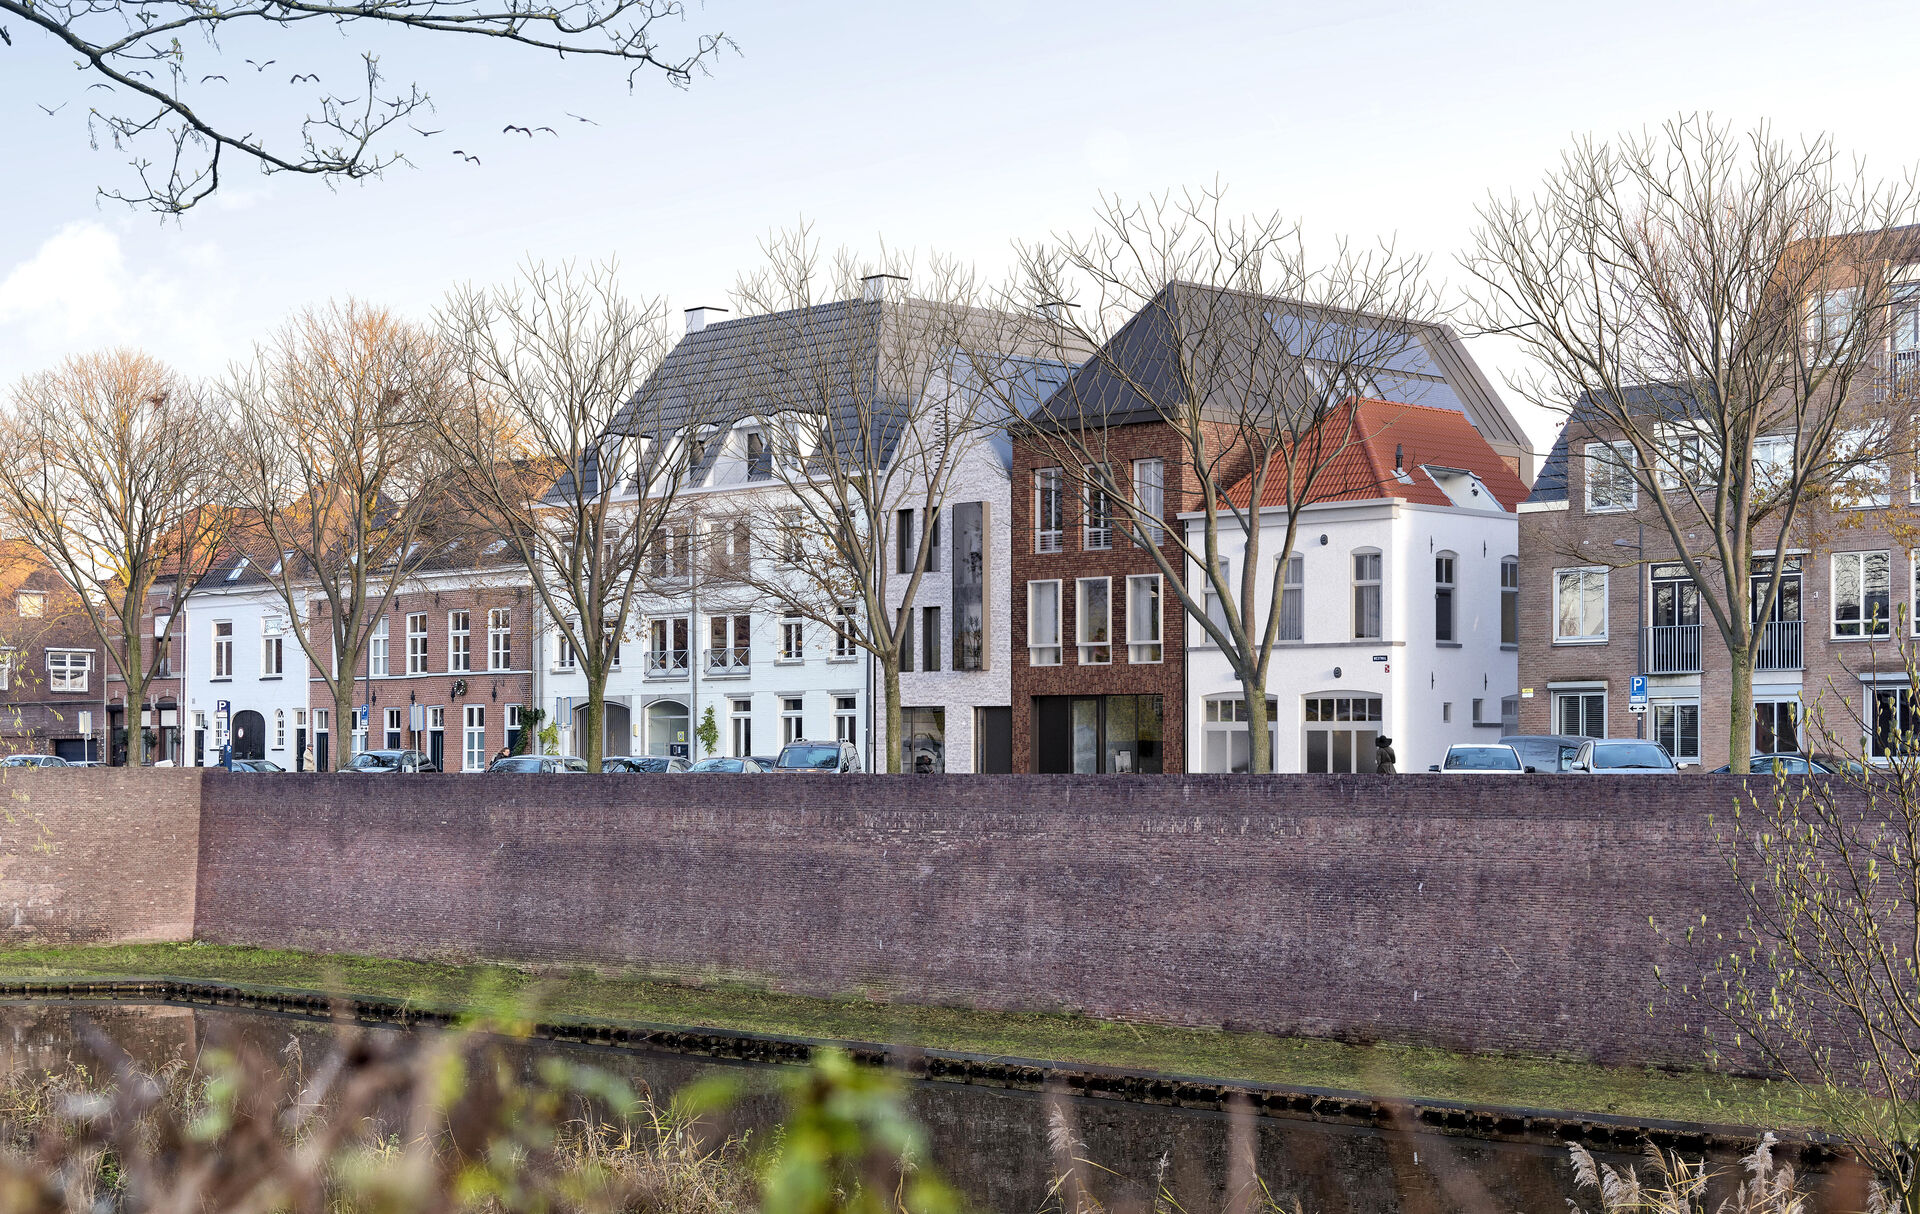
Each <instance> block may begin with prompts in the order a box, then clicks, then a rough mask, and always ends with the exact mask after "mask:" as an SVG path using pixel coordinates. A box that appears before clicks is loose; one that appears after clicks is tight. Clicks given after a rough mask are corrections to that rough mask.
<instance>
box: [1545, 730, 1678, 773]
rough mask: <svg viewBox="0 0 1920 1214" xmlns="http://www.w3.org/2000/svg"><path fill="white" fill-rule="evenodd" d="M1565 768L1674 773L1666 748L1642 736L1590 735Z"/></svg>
mask: <svg viewBox="0 0 1920 1214" xmlns="http://www.w3.org/2000/svg"><path fill="white" fill-rule="evenodd" d="M1567 770H1568V771H1579V772H1587V773H1589V774H1596V773H1599V774H1606V775H1646V774H1649V773H1653V774H1665V773H1672V772H1677V771H1679V770H1680V768H1679V767H1678V766H1677V765H1676V764H1675V763H1674V761H1673V756H1672V755H1670V754H1668V753H1667V748H1666V747H1664V746H1662V745H1660V743H1658V742H1649V741H1647V740H1646V739H1644V738H1589V739H1588V740H1587V741H1585V742H1583V743H1581V746H1580V753H1579V754H1577V755H1575V756H1574V757H1573V765H1572V766H1571V767H1569V768H1568V769H1567Z"/></svg>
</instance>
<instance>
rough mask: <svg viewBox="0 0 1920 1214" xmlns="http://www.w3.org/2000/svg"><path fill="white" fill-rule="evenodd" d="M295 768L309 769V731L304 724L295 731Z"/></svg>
mask: <svg viewBox="0 0 1920 1214" xmlns="http://www.w3.org/2000/svg"><path fill="white" fill-rule="evenodd" d="M293 769H294V770H295V771H305V770H306V769H307V731H306V728H305V727H304V726H303V727H301V728H299V729H296V730H294V731H293Z"/></svg>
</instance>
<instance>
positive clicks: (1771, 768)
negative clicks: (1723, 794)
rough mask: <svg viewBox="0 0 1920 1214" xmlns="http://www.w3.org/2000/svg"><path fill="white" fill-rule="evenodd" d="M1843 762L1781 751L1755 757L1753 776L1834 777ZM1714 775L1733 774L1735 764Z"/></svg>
mask: <svg viewBox="0 0 1920 1214" xmlns="http://www.w3.org/2000/svg"><path fill="white" fill-rule="evenodd" d="M1822 759H1833V761H1834V763H1835V766H1832V767H1829V766H1828V765H1827V764H1826V763H1824V762H1822V761H1821V760H1822ZM1842 762H1845V760H1843V759H1835V758H1834V756H1832V755H1823V756H1810V755H1803V754H1795V753H1792V752H1790V751H1781V752H1779V753H1777V754H1770V755H1755V756H1753V774H1754V775H1757V776H1758V775H1767V774H1769V773H1771V774H1773V775H1786V776H1825V775H1832V774H1834V773H1835V772H1836V771H1838V770H1839V767H1838V764H1840V763H1842ZM1855 766H1856V767H1857V766H1859V764H1858V763H1855ZM1712 774H1714V775H1716V776H1725V775H1731V774H1733V764H1731V763H1725V764H1722V765H1721V766H1719V767H1716V768H1714V769H1713V772H1712Z"/></svg>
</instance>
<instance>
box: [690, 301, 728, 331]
mask: <svg viewBox="0 0 1920 1214" xmlns="http://www.w3.org/2000/svg"><path fill="white" fill-rule="evenodd" d="M726 314H727V310H726V309H725V308H713V307H699V308H688V309H687V333H688V334H689V335H691V334H694V333H698V332H699V331H700V330H702V329H704V328H706V327H707V321H709V320H714V319H718V318H719V317H722V316H725V315H726Z"/></svg>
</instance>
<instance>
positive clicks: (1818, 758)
mask: <svg viewBox="0 0 1920 1214" xmlns="http://www.w3.org/2000/svg"><path fill="white" fill-rule="evenodd" d="M1808 757H1809V758H1811V759H1812V760H1813V761H1814V762H1815V763H1818V764H1819V765H1820V766H1822V767H1824V768H1826V769H1827V770H1828V771H1830V772H1832V773H1833V774H1835V775H1840V774H1842V773H1844V774H1846V775H1850V776H1864V775H1866V774H1867V765H1866V764H1865V763H1862V762H1861V761H1860V760H1859V759H1858V758H1857V757H1849V756H1847V755H1834V754H1823V753H1821V752H1820V751H1817V750H1816V751H1814V752H1813V754H1812V755H1810V756H1808Z"/></svg>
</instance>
